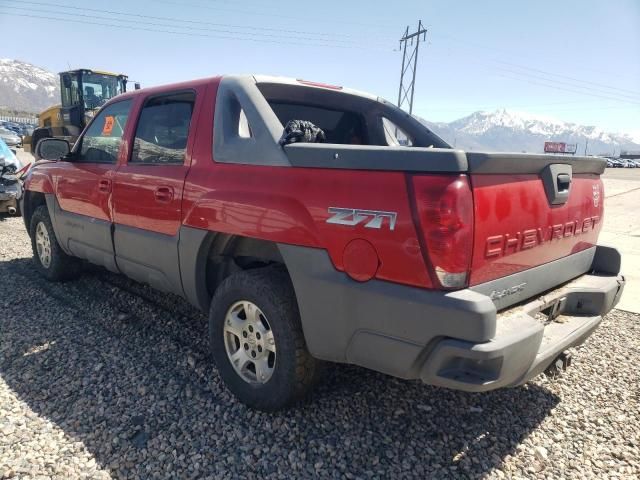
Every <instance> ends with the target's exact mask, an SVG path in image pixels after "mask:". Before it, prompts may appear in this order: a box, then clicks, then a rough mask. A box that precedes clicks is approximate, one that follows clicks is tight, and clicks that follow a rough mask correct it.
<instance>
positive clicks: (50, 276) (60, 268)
mask: <svg viewBox="0 0 640 480" xmlns="http://www.w3.org/2000/svg"><path fill="white" fill-rule="evenodd" d="M29 233H30V236H31V248H32V250H33V261H34V262H35V264H36V268H37V270H38V271H39V272H40V273H41V274H42V276H44V277H45V278H46V279H47V280H50V281H52V282H59V281H64V280H71V279H72V278H75V277H77V276H78V275H79V274H80V272H81V270H82V263H81V261H80V260H79V259H77V258H75V257H71V256H69V255H67V254H66V253H65V252H64V251H63V250H62V248H61V247H60V244H59V243H58V240H57V239H56V235H55V233H54V231H53V225H52V224H51V219H50V218H49V210H48V209H47V206H46V205H40V206H39V207H38V208H36V209H35V211H34V212H33V215H32V216H31V228H30V229H29Z"/></svg>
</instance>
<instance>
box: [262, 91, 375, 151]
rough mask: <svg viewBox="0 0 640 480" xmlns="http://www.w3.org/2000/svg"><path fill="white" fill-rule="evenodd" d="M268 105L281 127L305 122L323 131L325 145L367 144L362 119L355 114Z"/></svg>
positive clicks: (317, 108)
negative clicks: (292, 121) (296, 121)
mask: <svg viewBox="0 0 640 480" xmlns="http://www.w3.org/2000/svg"><path fill="white" fill-rule="evenodd" d="M269 105H270V106H271V108H272V109H273V111H274V113H275V114H276V116H277V117H278V120H280V123H282V125H286V124H287V123H288V122H289V121H290V120H307V121H309V122H311V123H313V124H314V125H315V126H317V127H319V128H321V129H322V130H323V131H324V133H325V136H326V138H327V143H338V144H356V145H363V144H367V143H368V139H367V135H366V129H365V127H364V119H363V118H362V115H359V114H357V113H353V112H348V111H343V110H332V109H328V108H322V107H317V106H313V105H301V104H295V103H284V102H274V101H272V102H269Z"/></svg>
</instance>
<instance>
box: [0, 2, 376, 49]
mask: <svg viewBox="0 0 640 480" xmlns="http://www.w3.org/2000/svg"><path fill="white" fill-rule="evenodd" d="M0 1H2V2H9V3H17V4H19V5H21V4H25V3H27V4H30V5H40V6H47V7H57V8H65V9H67V10H73V11H74V12H76V11H77V10H78V9H81V10H84V11H86V12H98V13H102V14H105V13H106V14H110V15H120V16H126V17H136V18H146V19H151V20H165V21H169V22H182V23H187V24H192V25H209V26H214V27H228V28H237V29H245V30H247V29H248V30H264V31H273V32H284V33H294V34H304V35H317V36H321V37H336V36H337V37H345V38H355V37H357V36H356V35H352V34H348V33H339V32H335V33H334V32H332V33H328V32H312V31H303V30H289V29H281V28H271V27H261V26H251V25H233V24H227V23H214V22H205V21H201V20H189V19H180V18H170V17H158V16H153V15H142V14H136V13H129V12H123V11H115V10H103V9H97V8H89V7H84V6H83V7H72V6H69V5H62V4H59V3H51V2H33V1H22V0H0ZM8 8H17V7H9V6H8ZM49 13H55V14H64V15H70V14H68V13H66V12H58V11H54V12H51V11H49ZM103 18H104V17H103ZM107 18H108V17H107ZM112 20H116V21H129V22H133V21H134V20H126V19H122V20H121V19H112ZM168 26H171V27H172V26H174V25H168ZM238 33H240V32H238ZM378 38H379V37H378ZM318 40H323V39H318Z"/></svg>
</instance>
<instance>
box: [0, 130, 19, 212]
mask: <svg viewBox="0 0 640 480" xmlns="http://www.w3.org/2000/svg"><path fill="white" fill-rule="evenodd" d="M21 168H22V164H21V162H20V160H19V159H18V157H16V155H15V153H14V152H13V151H12V150H11V149H10V148H9V147H8V146H7V144H6V143H5V142H4V141H3V140H2V139H1V138H0V214H5V213H8V214H10V215H16V214H19V213H20V209H19V205H18V201H19V200H20V197H21V196H22V181H21V179H20V178H18V176H17V175H16V173H17V172H18V171H19V170H20V169H21Z"/></svg>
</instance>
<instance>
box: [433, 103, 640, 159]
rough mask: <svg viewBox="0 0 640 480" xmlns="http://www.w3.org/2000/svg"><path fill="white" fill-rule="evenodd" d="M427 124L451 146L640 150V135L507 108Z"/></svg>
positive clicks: (596, 151)
mask: <svg viewBox="0 0 640 480" xmlns="http://www.w3.org/2000/svg"><path fill="white" fill-rule="evenodd" d="M425 123H426V124H427V125H428V126H429V127H430V128H431V129H432V130H433V131H434V132H436V133H437V134H438V135H440V136H441V137H442V138H443V139H444V140H446V141H447V142H448V143H450V144H451V145H454V144H455V146H456V147H458V148H462V149H466V150H485V151H512V152H523V151H524V152H533V153H536V152H542V151H543V147H544V142H545V141H556V142H566V143H577V144H578V153H580V154H584V151H585V146H586V147H587V153H589V154H596V155H599V154H611V153H613V151H614V149H615V151H616V152H617V153H619V152H620V150H640V139H639V138H637V136H638V135H631V134H627V133H612V132H606V131H604V130H603V129H601V128H599V127H594V126H585V125H578V124H575V123H569V122H563V121H561V120H556V119H554V118H550V117H546V116H542V115H533V114H530V113H525V112H516V111H512V110H506V109H498V110H496V111H494V112H475V113H472V114H471V115H469V116H467V117H464V118H461V119H459V120H455V121H453V122H450V123H442V122H440V123H433V122H428V121H425ZM587 142H588V144H587Z"/></svg>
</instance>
